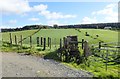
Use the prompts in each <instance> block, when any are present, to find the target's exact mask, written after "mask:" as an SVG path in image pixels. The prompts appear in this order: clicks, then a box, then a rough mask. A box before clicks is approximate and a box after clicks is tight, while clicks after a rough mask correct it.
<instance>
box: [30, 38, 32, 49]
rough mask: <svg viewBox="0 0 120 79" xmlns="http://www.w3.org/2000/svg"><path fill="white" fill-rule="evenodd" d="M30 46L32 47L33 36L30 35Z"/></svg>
mask: <svg viewBox="0 0 120 79" xmlns="http://www.w3.org/2000/svg"><path fill="white" fill-rule="evenodd" d="M30 48H32V36H30Z"/></svg>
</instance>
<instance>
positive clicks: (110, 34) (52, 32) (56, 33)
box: [2, 29, 118, 44]
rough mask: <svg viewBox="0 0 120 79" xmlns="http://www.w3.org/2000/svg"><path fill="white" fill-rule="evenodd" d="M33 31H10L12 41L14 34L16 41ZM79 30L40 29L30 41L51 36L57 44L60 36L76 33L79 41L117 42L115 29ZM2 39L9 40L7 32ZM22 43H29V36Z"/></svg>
mask: <svg viewBox="0 0 120 79" xmlns="http://www.w3.org/2000/svg"><path fill="white" fill-rule="evenodd" d="M35 31H36V30H28V31H18V32H11V33H12V39H13V43H14V36H15V35H16V36H17V38H18V41H19V40H20V35H22V36H23V38H25V37H27V36H28V35H31V34H32V33H34V32H35ZM80 31H81V32H78V31H77V30H75V29H42V30H40V31H39V32H37V33H36V34H35V35H33V36H32V43H33V44H36V38H37V37H51V38H52V41H53V43H54V41H55V39H56V44H59V40H60V38H63V37H66V36H69V35H77V36H78V40H79V41H81V40H82V39H85V40H87V41H88V42H89V44H97V43H98V42H99V41H100V40H101V41H104V42H105V43H107V42H118V32H116V31H110V30H101V29H80ZM85 32H88V34H89V35H90V36H85ZM96 35H99V37H96ZM94 38H96V39H94ZM2 39H3V40H4V41H8V42H9V32H7V33H2ZM23 44H29V38H27V39H26V40H24V41H23Z"/></svg>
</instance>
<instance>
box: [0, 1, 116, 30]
mask: <svg viewBox="0 0 120 79" xmlns="http://www.w3.org/2000/svg"><path fill="white" fill-rule="evenodd" d="M0 9H2V11H0V13H1V15H2V16H0V18H2V19H0V22H2V23H1V25H0V27H5V28H9V27H23V26H25V25H31V24H43V25H53V24H58V25H66V24H91V23H107V22H117V21H118V3H117V2H37V1H36V2H28V1H26V0H2V2H1V0H0Z"/></svg>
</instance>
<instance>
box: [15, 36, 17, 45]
mask: <svg viewBox="0 0 120 79" xmlns="http://www.w3.org/2000/svg"><path fill="white" fill-rule="evenodd" d="M15 45H17V37H16V35H15Z"/></svg>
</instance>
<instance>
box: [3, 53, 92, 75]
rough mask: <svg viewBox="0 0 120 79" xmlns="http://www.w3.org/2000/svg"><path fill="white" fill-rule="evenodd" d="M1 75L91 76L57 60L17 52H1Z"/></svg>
mask: <svg viewBox="0 0 120 79" xmlns="http://www.w3.org/2000/svg"><path fill="white" fill-rule="evenodd" d="M2 76H3V77H91V76H92V75H91V73H89V72H85V71H82V70H75V69H71V68H69V67H67V66H65V65H63V64H61V63H59V62H56V61H54V60H50V59H44V58H41V57H35V56H30V55H24V54H17V53H2Z"/></svg>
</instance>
